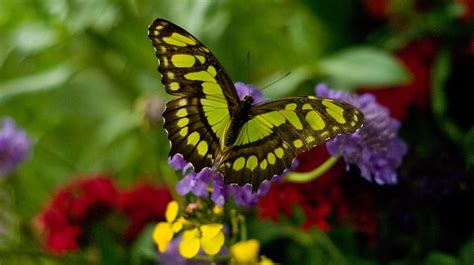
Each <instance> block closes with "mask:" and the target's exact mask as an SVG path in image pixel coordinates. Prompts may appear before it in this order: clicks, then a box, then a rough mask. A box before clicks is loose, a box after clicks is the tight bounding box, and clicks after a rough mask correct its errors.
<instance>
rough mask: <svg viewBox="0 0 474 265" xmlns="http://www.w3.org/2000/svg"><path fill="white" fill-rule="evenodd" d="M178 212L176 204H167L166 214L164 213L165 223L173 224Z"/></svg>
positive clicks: (171, 202)
mask: <svg viewBox="0 0 474 265" xmlns="http://www.w3.org/2000/svg"><path fill="white" fill-rule="evenodd" d="M178 211H179V204H178V202H177V201H170V202H169V203H168V206H166V213H165V217H166V221H168V223H171V222H173V221H174V220H175V219H176V217H177V216H178Z"/></svg>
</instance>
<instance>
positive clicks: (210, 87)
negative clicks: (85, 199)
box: [148, 19, 239, 171]
mask: <svg viewBox="0 0 474 265" xmlns="http://www.w3.org/2000/svg"><path fill="white" fill-rule="evenodd" d="M148 36H149V38H150V39H151V40H152V43H153V46H154V47H155V50H156V55H157V57H158V59H159V61H160V65H159V67H158V71H159V72H160V73H161V74H162V83H163V84H164V85H165V88H166V91H167V92H168V93H169V94H171V95H173V96H175V99H174V100H172V101H170V102H168V104H167V109H166V111H165V113H164V114H163V117H164V119H165V124H164V127H165V129H166V130H167V132H168V134H169V139H170V141H171V143H172V148H171V152H170V155H174V154H176V153H181V154H183V156H184V159H185V160H186V161H188V162H191V163H192V164H193V166H194V167H195V170H196V171H199V170H200V169H202V168H203V167H205V166H208V167H210V166H212V164H213V162H214V160H215V158H216V156H217V155H218V153H219V152H220V149H221V148H220V142H221V138H222V137H223V135H224V133H225V129H226V128H227V125H228V123H229V122H230V120H231V113H232V112H233V111H234V109H235V108H236V106H237V105H238V104H239V99H238V96H237V92H236V90H235V88H234V85H233V83H232V81H231V80H230V78H229V76H228V75H227V74H226V72H225V71H224V69H223V68H222V66H221V64H220V63H219V62H218V61H217V59H216V58H215V57H214V56H213V55H212V53H211V52H209V50H208V49H207V48H206V47H205V46H204V45H203V44H202V43H201V42H199V41H198V40H197V39H196V38H195V37H194V36H192V35H191V34H190V33H188V32H187V31H185V30H184V29H182V28H180V27H178V26H176V25H174V24H173V23H171V22H168V21H166V20H163V19H156V20H155V21H154V22H153V24H152V25H151V26H150V27H149V31H148ZM198 140H199V142H197V141H198ZM195 142H196V144H198V145H196V146H192V144H194V143H195ZM199 144H200V145H201V152H199V149H200V148H199V147H200V146H199ZM206 145H207V149H208V150H207V152H204V151H205V150H206V148H205V146H206ZM204 153H206V154H205V155H204ZM201 154H202V155H204V156H205V157H202V156H200V155H201Z"/></svg>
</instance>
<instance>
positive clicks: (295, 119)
mask: <svg viewBox="0 0 474 265" xmlns="http://www.w3.org/2000/svg"><path fill="white" fill-rule="evenodd" d="M250 116H251V119H250V120H249V121H247V122H246V123H245V124H244V125H243V127H242V129H241V131H240V132H239V135H238V137H237V139H236V141H235V143H234V144H233V146H232V147H231V148H230V149H229V150H227V151H226V152H225V154H224V155H223V160H222V162H221V163H220V165H219V168H218V169H219V171H220V172H221V173H222V174H223V176H224V180H225V182H226V183H237V184H239V185H243V184H245V183H251V184H252V185H253V188H254V190H256V189H257V188H258V186H259V185H260V183H262V182H263V181H264V180H266V179H270V178H272V177H273V176H274V175H279V174H281V173H282V172H283V171H284V170H285V169H287V168H288V167H290V166H291V163H292V162H293V160H294V159H295V157H296V154H297V153H298V152H301V151H308V150H310V149H311V148H313V147H315V146H316V145H319V144H321V143H324V142H325V141H327V140H329V139H331V138H334V137H336V136H337V135H339V134H343V133H351V132H354V131H356V130H357V129H359V128H361V127H362V124H363V122H364V116H363V114H362V113H361V112H360V111H359V110H358V109H357V108H355V107H354V106H352V105H350V104H347V103H343V102H340V101H336V100H333V99H326V98H318V97H293V98H287V99H282V100H276V101H271V102H268V103H264V104H261V105H257V106H255V107H254V108H253V109H252V110H251V114H250Z"/></svg>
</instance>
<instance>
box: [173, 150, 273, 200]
mask: <svg viewBox="0 0 474 265" xmlns="http://www.w3.org/2000/svg"><path fill="white" fill-rule="evenodd" d="M176 156H181V154H176V155H175V156H174V157H173V158H172V159H170V161H176V159H175V157H176ZM179 164H180V165H184V167H187V166H188V164H187V163H179ZM177 165H178V163H175V164H173V167H175V169H177V170H179V169H182V168H176V166H177ZM209 186H212V193H211V194H210V197H211V200H212V201H213V202H214V203H215V204H216V205H218V206H223V205H224V203H225V202H226V201H227V200H228V199H229V198H230V197H233V198H234V199H235V203H236V204H237V205H240V206H244V207H252V206H254V205H255V204H256V203H257V202H258V199H259V198H260V197H262V196H265V195H266V194H267V193H268V190H269V188H270V181H264V182H263V183H262V184H261V185H260V186H259V188H258V190H257V192H255V193H252V187H251V186H250V185H244V186H242V187H241V186H238V185H236V184H231V185H226V184H224V178H223V176H222V174H221V173H219V172H218V171H217V170H216V169H215V168H208V167H205V168H203V169H202V170H201V171H200V172H198V173H196V172H194V171H191V172H190V173H188V174H187V175H185V176H184V178H182V179H181V180H180V181H179V182H178V184H177V185H176V191H177V192H178V193H179V194H180V195H186V194H188V193H192V194H194V195H195V196H197V197H209Z"/></svg>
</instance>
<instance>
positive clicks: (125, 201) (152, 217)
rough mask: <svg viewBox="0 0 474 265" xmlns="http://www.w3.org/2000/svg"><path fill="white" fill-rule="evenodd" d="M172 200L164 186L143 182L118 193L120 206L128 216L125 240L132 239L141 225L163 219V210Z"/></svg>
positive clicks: (138, 231) (141, 227)
mask: <svg viewBox="0 0 474 265" xmlns="http://www.w3.org/2000/svg"><path fill="white" fill-rule="evenodd" d="M171 200H172V197H171V193H170V192H169V190H168V189H167V188H166V187H157V186H155V185H153V184H150V183H143V184H141V185H138V186H136V187H135V188H133V189H132V190H130V191H125V192H123V193H122V194H121V195H120V198H119V202H120V208H121V209H122V211H123V212H124V213H125V214H126V215H127V216H128V218H129V225H128V228H127V231H126V233H125V239H126V240H127V242H131V241H133V239H135V237H136V236H137V235H138V233H140V231H141V230H142V229H143V227H144V226H145V225H146V224H148V223H151V222H158V221H163V220H165V218H164V216H165V210H166V206H167V205H168V202H170V201H171Z"/></svg>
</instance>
